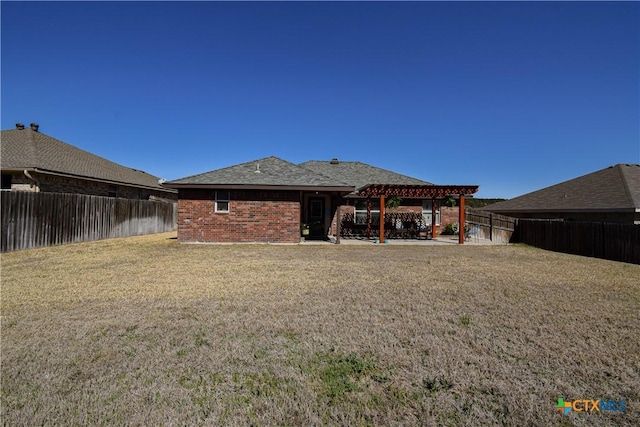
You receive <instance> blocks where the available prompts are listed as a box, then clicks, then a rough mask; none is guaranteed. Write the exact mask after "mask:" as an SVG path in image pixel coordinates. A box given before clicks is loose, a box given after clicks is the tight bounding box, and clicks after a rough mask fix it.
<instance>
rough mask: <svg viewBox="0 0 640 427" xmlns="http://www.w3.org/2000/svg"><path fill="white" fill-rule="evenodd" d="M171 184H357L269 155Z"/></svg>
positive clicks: (343, 187)
mask: <svg viewBox="0 0 640 427" xmlns="http://www.w3.org/2000/svg"><path fill="white" fill-rule="evenodd" d="M165 185H166V186H168V187H171V188H221V187H225V188H270V187H280V188H282V187H286V188H308V187H314V188H318V189H319V188H322V189H331V190H335V191H344V192H348V191H352V190H353V186H350V185H348V184H345V183H344V182H341V181H340V180H337V179H334V178H330V177H327V176H324V175H321V174H318V173H315V172H312V171H310V170H309V169H305V168H302V167H300V166H298V165H296V164H293V163H290V162H287V161H286V160H282V159H280V158H278V157H273V156H272V157H266V158H264V159H258V160H254V161H251V162H246V163H241V164H239V165H235V166H230V167H226V168H222V169H217V170H213V171H210V172H205V173H202V174H199V175H193V176H188V177H186V178H181V179H177V180H174V181H171V182H167V183H165Z"/></svg>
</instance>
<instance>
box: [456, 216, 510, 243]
mask: <svg viewBox="0 0 640 427" xmlns="http://www.w3.org/2000/svg"><path fill="white" fill-rule="evenodd" d="M464 213H465V218H466V219H465V223H466V224H467V225H471V226H473V225H476V226H477V228H478V230H477V231H478V234H477V237H478V238H479V239H487V240H491V241H493V242H501V243H509V241H510V240H511V236H512V234H513V231H514V229H515V227H516V219H515V218H511V217H508V216H504V215H498V214H494V213H491V212H486V211H481V210H478V209H470V208H467V209H465V211H464ZM474 237H475V236H474Z"/></svg>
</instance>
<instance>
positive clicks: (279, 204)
mask: <svg viewBox="0 0 640 427" xmlns="http://www.w3.org/2000/svg"><path fill="white" fill-rule="evenodd" d="M229 196H230V197H229V198H230V200H229V212H215V190H192V189H185V190H179V193H178V241H179V242H181V243H186V242H213V243H236V242H238V243H250V242H258V243H298V242H300V193H299V192H297V191H259V190H247V191H234V190H231V191H230V194H229Z"/></svg>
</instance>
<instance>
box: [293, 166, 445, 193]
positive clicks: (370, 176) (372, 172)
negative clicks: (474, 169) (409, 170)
mask: <svg viewBox="0 0 640 427" xmlns="http://www.w3.org/2000/svg"><path fill="white" fill-rule="evenodd" d="M300 166H301V167H303V168H305V169H308V170H311V171H313V172H316V173H319V174H322V175H325V176H329V177H331V178H333V179H337V180H339V181H343V182H346V183H347V184H349V185H351V186H353V187H355V188H356V189H361V188H363V187H365V186H367V185H370V184H390V185H433V184H431V183H430V182H426V181H422V180H420V179H416V178H412V177H410V176H406V175H402V174H399V173H396V172H392V171H390V170H386V169H381V168H378V167H375V166H371V165H368V164H366V163H361V162H343V161H338V160H337V159H333V160H331V161H315V160H312V161H308V162H304V163H300Z"/></svg>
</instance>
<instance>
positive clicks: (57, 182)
mask: <svg viewBox="0 0 640 427" xmlns="http://www.w3.org/2000/svg"><path fill="white" fill-rule="evenodd" d="M31 176H32V177H33V178H34V179H35V180H36V181H37V182H38V185H36V183H35V182H34V181H33V180H30V179H28V178H27V177H26V176H24V174H12V176H11V189H12V190H16V191H41V192H44V193H72V194H87V195H92V196H105V197H109V196H113V195H114V193H115V194H116V196H117V197H119V198H123V199H141V200H148V199H149V196H154V197H160V198H163V199H169V200H176V199H177V195H176V194H172V193H168V192H165V191H154V190H150V189H145V188H139V187H130V186H126V185H110V184H107V183H103V182H96V181H90V180H84V179H77V178H69V177H63V176H55V175H46V174H37V173H31Z"/></svg>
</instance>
